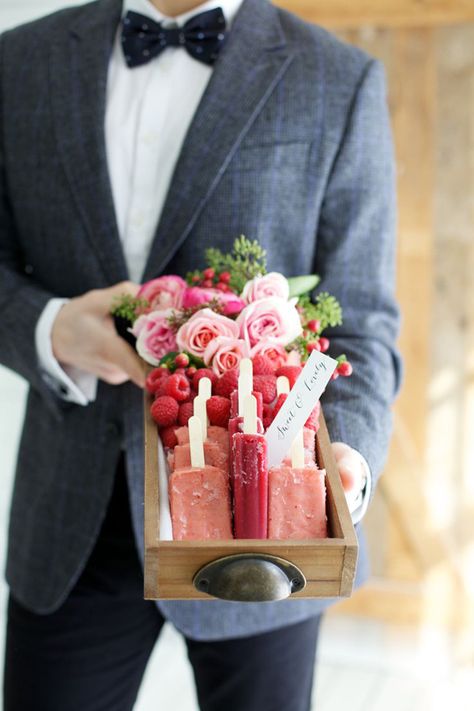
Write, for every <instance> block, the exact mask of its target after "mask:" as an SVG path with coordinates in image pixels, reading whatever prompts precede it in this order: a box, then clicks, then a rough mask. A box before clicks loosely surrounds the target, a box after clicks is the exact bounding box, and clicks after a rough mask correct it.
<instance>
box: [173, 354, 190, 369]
mask: <svg viewBox="0 0 474 711" xmlns="http://www.w3.org/2000/svg"><path fill="white" fill-rule="evenodd" d="M174 364H175V365H176V366H177V367H178V368H187V367H188V365H189V356H188V354H187V353H178V355H177V356H176V358H175V359H174Z"/></svg>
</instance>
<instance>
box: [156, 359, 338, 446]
mask: <svg viewBox="0 0 474 711" xmlns="http://www.w3.org/2000/svg"><path fill="white" fill-rule="evenodd" d="M182 356H184V358H183V357H182ZM187 358H188V357H187V356H186V354H185V353H181V354H179V355H178V356H176V359H175V365H176V366H177V368H176V370H175V372H174V373H171V372H170V370H169V369H168V368H166V367H163V366H161V367H159V368H155V369H154V370H152V371H151V372H150V373H149V375H148V377H147V379H146V389H147V390H148V392H150V393H151V394H152V395H153V396H154V401H153V404H152V406H151V415H152V417H153V419H154V420H155V422H156V423H157V425H158V427H159V428H160V436H161V438H162V441H163V444H164V446H165V447H169V448H173V447H174V446H175V445H176V443H177V440H176V435H175V430H176V429H177V428H178V427H183V426H185V425H187V423H188V420H189V418H190V417H191V416H192V414H193V409H194V405H193V401H194V398H195V397H196V395H197V393H198V391H199V381H200V380H201V378H209V380H210V381H211V393H212V394H211V397H210V398H209V400H208V401H207V404H206V406H207V415H208V417H209V422H210V424H211V425H217V426H219V427H225V428H227V426H228V424H229V417H230V398H231V394H232V393H233V391H234V390H236V389H237V385H238V376H239V369H238V368H233V369H232V370H228V371H226V372H225V373H224V374H223V375H221V376H220V377H217V375H216V374H215V373H214V371H213V370H211V369H210V368H199V369H196V368H195V367H193V366H190V367H186V365H187V363H189V359H187ZM186 359H187V360H186ZM301 371H302V367H301V366H297V365H284V366H281V367H280V368H278V369H275V365H274V363H273V362H272V361H271V360H270V359H269V358H268V357H267V356H265V355H262V354H260V355H256V356H255V357H254V358H253V372H254V378H253V389H254V391H256V392H260V393H261V394H262V400H263V425H264V427H265V429H267V428H268V427H269V426H270V425H271V423H272V422H273V420H274V419H275V417H276V415H277V414H278V412H279V410H280V408H281V407H282V405H283V403H284V402H285V400H286V395H278V396H277V378H278V377H279V376H282V375H283V376H285V377H287V378H288V380H289V383H290V388H292V387H293V385H294V384H295V382H296V380H297V378H298V376H299V375H300V373H301ZM351 373H352V366H351V364H350V363H349V361H347V360H341V361H340V363H339V365H338V367H337V369H336V371H335V372H334V374H333V376H332V377H333V378H334V379H335V378H337V377H339V375H342V376H346V377H347V376H349V375H350V374H351ZM319 414H320V407H319V403H318V404H317V405H316V407H315V408H314V410H313V412H312V413H311V415H310V416H309V418H308V420H307V421H306V424H305V426H306V427H309V428H311V429H313V430H315V432H317V430H318V427H319Z"/></svg>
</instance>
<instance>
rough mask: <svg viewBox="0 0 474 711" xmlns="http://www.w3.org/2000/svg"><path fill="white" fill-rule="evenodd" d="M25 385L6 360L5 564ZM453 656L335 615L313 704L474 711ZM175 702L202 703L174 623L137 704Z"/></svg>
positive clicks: (1, 508)
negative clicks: (10, 368) (449, 707)
mask: <svg viewBox="0 0 474 711" xmlns="http://www.w3.org/2000/svg"><path fill="white" fill-rule="evenodd" d="M25 392H26V388H25V385H24V383H23V381H22V380H21V379H20V378H18V377H17V376H15V375H13V374H12V373H11V372H10V371H7V370H5V369H4V368H2V367H1V366H0V403H1V407H0V492H1V495H0V555H1V557H2V558H1V561H0V564H1V565H2V568H3V563H4V551H5V540H6V526H7V519H8V506H9V499H10V491H11V485H12V478H13V468H14V461H15V456H16V450H17V446H18V437H19V428H20V424H21V419H22V416H23V408H24V396H25ZM6 596H7V588H6V585H5V584H4V583H3V581H1V582H0V615H1V617H2V619H1V620H0V650H3V637H4V630H3V623H4V609H5V601H6ZM1 653H2V652H1V651H0V654H1ZM452 657H453V653H452V641H451V640H450V639H449V638H447V637H446V636H444V635H443V634H442V633H441V632H440V631H439V630H437V629H430V628H423V629H413V628H408V629H402V628H400V627H395V626H388V625H385V624H382V623H380V622H376V621H371V620H367V619H364V620H361V619H356V618H350V617H347V616H337V615H331V616H330V617H328V618H327V619H326V621H325V622H324V626H323V631H322V637H321V643H320V648H319V658H318V663H317V683H316V684H315V690H314V702H313V709H317V711H341V710H342V709H345V708H350V709H351V711H362V710H363V711H392V710H393V711H438V710H439V711H441V709H444V708H445V707H446V706H447V705H450V706H451V707H452V708H455V709H456V711H463V710H464V709H465V710H466V711H468V709H472V708H473V707H474V704H473V702H472V697H473V695H474V694H473V692H474V672H473V670H472V669H462V668H456V666H455V664H454V662H453V660H452ZM0 661H1V660H0ZM177 689H179V698H176V690H177ZM171 704H173V706H172V707H173V708H174V709H175V711H196V709H197V706H196V700H195V695H194V689H193V680H192V674H191V670H190V667H189V665H188V663H187V659H186V654H185V647H184V645H183V642H182V640H181V638H180V636H179V635H178V634H177V633H176V631H175V630H174V629H173V628H172V627H171V626H167V627H165V630H164V632H163V634H162V637H161V640H160V642H159V644H158V645H157V647H156V649H155V652H154V654H153V656H152V658H151V660H150V663H149V666H148V669H147V672H146V676H145V680H144V683H143V686H142V689H141V693H140V696H139V699H138V701H137V704H136V708H135V711H157V708H158V707H160V708H171ZM262 711H265V709H262Z"/></svg>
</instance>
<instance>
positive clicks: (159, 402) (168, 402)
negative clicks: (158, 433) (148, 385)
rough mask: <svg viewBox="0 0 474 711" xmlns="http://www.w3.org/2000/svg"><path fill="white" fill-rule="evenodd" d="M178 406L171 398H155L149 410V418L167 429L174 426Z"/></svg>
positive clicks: (165, 396) (164, 396)
mask: <svg viewBox="0 0 474 711" xmlns="http://www.w3.org/2000/svg"><path fill="white" fill-rule="evenodd" d="M178 411H179V405H178V403H177V402H176V400H174V399H173V398H172V397H169V396H168V395H163V396H162V397H158V398H156V400H154V401H153V404H152V406H151V408H150V412H151V416H152V417H153V419H154V420H155V422H156V424H157V425H160V426H161V427H169V425H175V424H176V420H177V419H178Z"/></svg>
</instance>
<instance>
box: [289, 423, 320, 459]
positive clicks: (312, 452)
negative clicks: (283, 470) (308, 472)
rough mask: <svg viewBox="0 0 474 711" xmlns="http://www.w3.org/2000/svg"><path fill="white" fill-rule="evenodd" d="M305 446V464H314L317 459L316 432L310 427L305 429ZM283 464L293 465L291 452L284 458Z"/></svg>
mask: <svg viewBox="0 0 474 711" xmlns="http://www.w3.org/2000/svg"><path fill="white" fill-rule="evenodd" d="M303 446H304V461H305V464H314V462H315V460H316V433H315V431H314V430H311V429H309V427H305V428H304V429H303ZM283 464H285V465H286V466H291V456H290V455H289V454H288V456H287V457H285V459H284V460H283Z"/></svg>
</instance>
